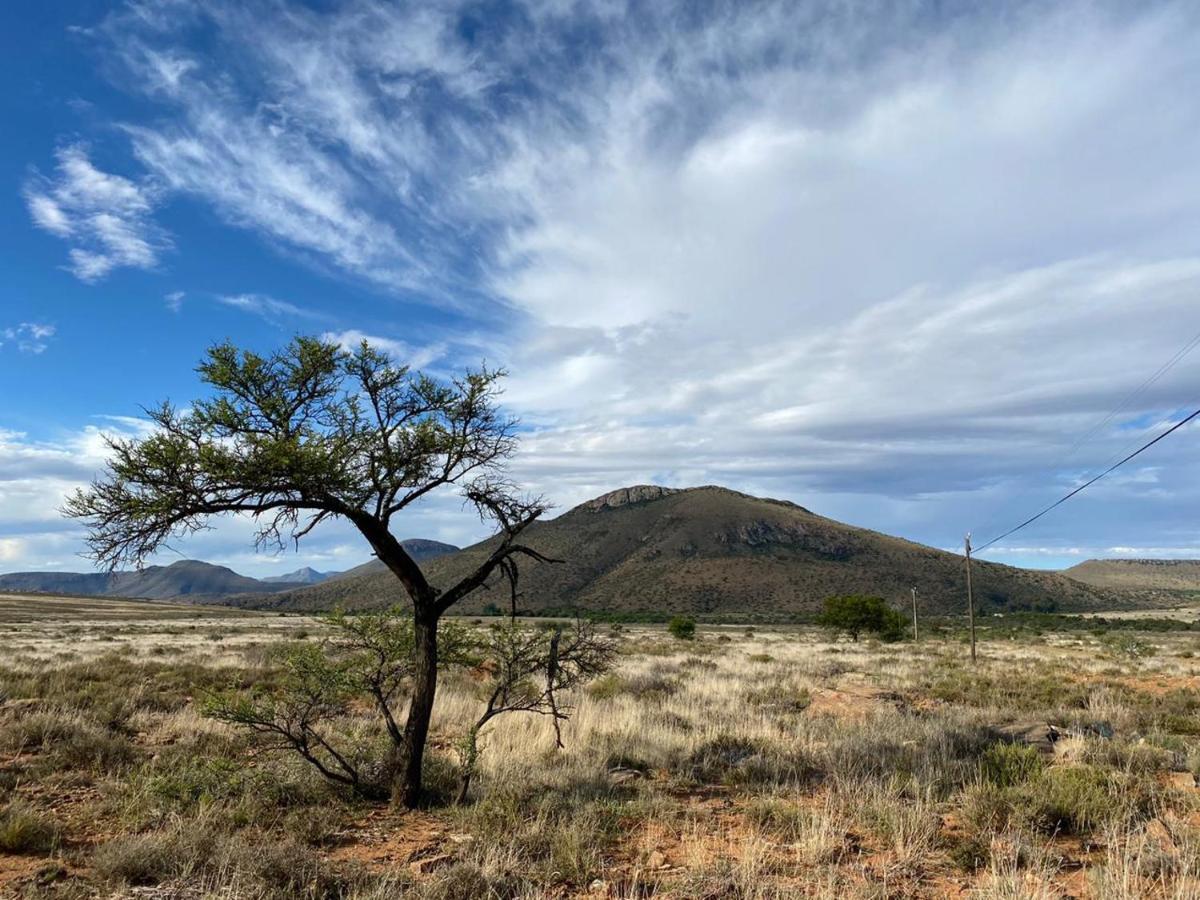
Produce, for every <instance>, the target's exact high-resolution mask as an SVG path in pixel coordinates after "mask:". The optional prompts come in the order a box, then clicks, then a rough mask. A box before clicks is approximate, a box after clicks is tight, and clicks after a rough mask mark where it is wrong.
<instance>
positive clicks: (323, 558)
mask: <svg viewBox="0 0 1200 900" xmlns="http://www.w3.org/2000/svg"><path fill="white" fill-rule="evenodd" d="M97 418H100V419H102V420H103V422H104V424H103V425H102V426H97V425H91V426H88V427H86V428H83V429H80V430H78V431H75V432H64V433H61V434H59V435H57V436H56V437H55V438H53V439H48V440H35V439H33V438H31V437H30V436H29V435H27V434H23V433H21V432H15V431H5V430H2V429H0V571H26V570H39V569H57V570H66V571H88V570H90V568H91V564H90V562H89V561H88V560H87V559H85V558H84V557H83V556H82V555H81V554H82V552H83V550H84V542H83V538H84V532H83V529H82V528H81V527H79V526H78V525H77V524H76V523H75V522H73V521H68V520H64V519H63V518H62V517H61V515H60V514H59V509H60V508H61V507H62V505H63V502H64V501H65V500H66V498H67V497H68V496H69V495H70V494H71V493H72V492H73V491H74V490H75V489H76V488H81V487H86V486H87V485H88V484H89V483H90V482H91V480H92V479H93V478H95V477H96V476H97V475H99V474H100V473H101V472H102V471H103V469H104V465H105V461H106V459H107V456H108V451H107V446H106V444H105V438H106V436H121V437H145V436H146V435H148V434H149V433H150V432H151V425H150V423H149V422H148V421H147V420H143V419H133V418H129V417H125V416H101V417H97ZM213 524H214V526H215V527H214V528H213V530H211V531H205V532H201V533H199V534H196V535H193V536H191V537H190V538H189V539H188V540H187V541H181V542H179V543H178V544H177V545H176V546H175V547H173V548H164V549H163V551H162V552H161V553H159V554H158V555H157V556H155V557H154V558H152V559H150V560H148V563H149V564H157V565H167V564H169V563H171V562H174V561H175V560H177V559H180V558H184V557H186V558H192V559H204V560H207V561H209V562H213V563H217V564H219V565H226V566H230V567H231V568H233V569H235V570H236V571H239V572H243V573H246V574H249V575H254V576H262V575H272V574H278V573H279V572H280V571H286V569H293V568H297V567H298V566H301V565H313V566H315V567H317V568H322V569H346V568H350V567H352V566H355V565H358V564H359V563H363V562H366V561H367V560H368V559H369V558H370V547H369V545H368V544H367V543H366V541H365V540H364V539H362V537H361V536H360V535H359V534H358V532H357V531H355V530H354V528H353V527H352V526H349V525H347V524H346V523H344V522H340V523H339V522H332V523H328V524H325V525H322V526H321V527H320V528H318V529H317V530H316V531H314V532H313V533H312V534H311V535H309V536H308V537H306V538H305V540H304V541H303V542H302V544H301V547H300V551H299V552H298V553H297V552H296V551H294V550H293V549H292V548H290V547H289V548H288V549H287V550H286V551H285V552H283V553H281V554H280V555H278V556H275V555H272V554H269V553H256V552H255V551H254V531H255V524H254V523H253V521H252V520H251V519H249V518H248V517H245V516H237V517H225V518H218V519H216V520H215V521H214V523H213ZM394 527H395V529H396V531H397V532H398V533H399V534H400V535H401V536H402V537H425V538H433V539H436V540H443V541H447V542H450V543H456V544H460V545H462V544H468V543H473V542H474V541H476V540H479V539H480V538H482V537H484V536H485V535H484V529H483V526H482V525H481V524H480V522H479V519H478V517H476V516H474V515H473V514H472V513H471V512H470V511H467V510H464V509H463V506H462V501H461V498H458V497H457V496H455V495H453V494H452V493H450V492H446V491H443V492H441V493H438V494H436V495H434V496H432V497H430V498H429V499H428V500H427V501H425V502H422V503H420V504H418V505H417V506H416V507H414V508H413V509H411V510H406V512H405V514H404V515H403V516H402V517H400V518H398V519H397V520H396V522H395V526H394ZM281 566H284V567H286V568H285V569H281Z"/></svg>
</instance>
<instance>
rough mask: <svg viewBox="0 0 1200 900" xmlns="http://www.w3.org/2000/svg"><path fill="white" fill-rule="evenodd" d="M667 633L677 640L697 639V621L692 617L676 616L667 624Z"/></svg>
mask: <svg viewBox="0 0 1200 900" xmlns="http://www.w3.org/2000/svg"><path fill="white" fill-rule="evenodd" d="M667 631H669V632H670V633H671V636H672V637H673V638H675V639H676V640H680V641H690V640H692V639H693V638H695V637H696V620H695V619H693V618H692V617H691V616H674V617H673V618H672V619H671V621H670V622H668V623H667Z"/></svg>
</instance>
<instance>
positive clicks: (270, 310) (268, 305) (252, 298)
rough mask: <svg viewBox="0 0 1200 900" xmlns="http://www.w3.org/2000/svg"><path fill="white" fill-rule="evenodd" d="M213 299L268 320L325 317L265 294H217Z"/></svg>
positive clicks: (223, 304)
mask: <svg viewBox="0 0 1200 900" xmlns="http://www.w3.org/2000/svg"><path fill="white" fill-rule="evenodd" d="M215 299H216V301H217V303H220V304H221V305H222V306H228V307H230V308H231V309H236V310H240V311H241V312H245V313H250V314H251V315H255V316H259V317H260V318H263V319H268V320H270V321H276V320H278V319H281V318H284V317H289V316H290V317H294V318H300V319H322V318H325V316H324V315H323V314H321V313H319V312H316V311H314V310H311V309H305V308H304V307H302V306H297V305H296V304H295V303H289V302H288V301H287V300H278V299H276V298H275V297H271V296H268V295H267V294H218V295H217V296H216V297H215Z"/></svg>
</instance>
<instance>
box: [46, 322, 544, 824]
mask: <svg viewBox="0 0 1200 900" xmlns="http://www.w3.org/2000/svg"><path fill="white" fill-rule="evenodd" d="M198 372H199V374H200V377H201V379H202V381H203V382H204V383H205V384H206V385H208V386H209V388H210V389H211V391H210V393H209V395H208V396H206V397H202V398H200V399H198V400H195V401H194V402H192V403H191V404H190V405H189V406H187V407H178V406H175V405H172V404H171V403H170V402H164V403H162V404H161V405H159V406H157V407H155V408H153V409H149V410H147V411H146V412H147V415H148V416H149V418H150V421H151V424H152V426H153V427H152V429H151V432H150V434H149V435H148V436H146V437H141V438H134V439H120V438H114V439H111V440H109V449H110V451H111V454H110V457H111V458H110V461H109V465H108V471H107V472H106V473H105V474H104V475H103V476H102V477H100V478H98V479H97V480H96V481H95V482H94V483H93V484H92V485H91V487H90V488H89V489H87V490H80V491H77V492H76V493H75V494H74V495H73V496H72V497H70V498H69V499H68V501H67V503H66V506H65V508H64V513H65V514H66V515H68V516H71V517H74V518H78V519H80V520H82V521H83V522H85V523H86V525H87V527H88V538H87V541H88V547H89V550H90V554H91V556H92V557H93V558H94V559H95V560H96V561H97V562H98V563H99V564H101V565H103V566H106V567H107V568H109V569H110V570H111V569H116V568H118V567H122V566H129V565H132V566H140V565H141V564H142V563H143V562H144V561H145V560H146V559H147V558H148V557H150V556H152V555H153V554H154V553H155V552H157V551H159V550H160V549H162V548H163V547H166V546H169V545H170V542H171V541H173V540H175V539H178V538H182V537H186V536H187V535H190V534H193V533H194V532H196V531H199V530H201V529H205V528H209V527H211V526H210V522H211V520H212V518H213V517H215V516H221V515H225V514H244V515H248V516H250V517H251V518H252V519H253V520H254V521H255V523H256V524H257V531H256V543H257V545H258V546H259V547H268V548H270V547H275V548H283V547H284V546H286V545H287V543H288V542H292V543H295V544H298V543H299V542H300V541H301V540H302V539H303V538H304V537H305V536H306V535H308V534H309V533H310V532H311V531H312V530H313V529H314V528H316V527H317V526H318V525H320V524H321V523H322V522H324V521H327V520H330V519H343V520H346V521H349V522H350V523H352V524H353V525H354V526H355V527H356V528H357V529H358V531H359V532H360V533H361V534H362V535H363V537H364V538H365V539H366V540H367V542H368V543H369V544H370V546H371V549H372V550H373V551H374V553H375V555H376V556H377V557H378V558H379V559H380V560H381V561H382V562H383V563H384V564H385V565H386V566H387V567H388V569H389V570H390V571H391V572H392V573H393V574H394V575H395V576H396V578H397V579H398V580H399V582H400V583H401V585H402V586H403V588H404V590H405V592H406V593H407V595H408V598H409V599H410V600H411V602H412V616H413V632H412V660H413V663H412V682H413V692H412V702H411V704H410V707H409V715H408V720H407V723H406V725H405V729H404V732H403V741H402V745H403V755H404V756H405V758H406V762H405V764H404V766H403V769H404V775H403V781H404V787H403V797H402V799H403V801H404V802H405V803H407V804H409V805H411V804H413V803H415V802H416V800H417V794H418V792H419V786H420V770H421V758H422V753H423V749H424V745H425V739H426V736H427V732H428V728H429V720H430V715H431V712H432V707H433V698H434V692H435V686H436V680H437V661H438V650H437V628H438V621H439V619H440V618H441V616H442V615H443V614H444V613H445V612H446V611H447V610H448V609H450V607H452V606H453V605H454V604H455V603H457V602H459V601H460V600H462V599H463V598H464V597H466V596H467V595H468V594H470V593H471V592H472V591H473V590H475V589H476V588H478V587H480V586H482V585H483V584H485V583H486V582H487V580H488V579H489V577H491V576H492V575H493V574H499V575H501V576H503V577H505V578H507V579H508V581H509V583H510V585H511V587H512V597H513V602H514V604H515V602H516V585H517V579H518V562H519V561H520V560H522V559H532V560H539V561H546V558H545V557H544V556H542V555H541V554H540V553H538V552H537V551H536V550H534V549H533V548H532V547H529V546H528V545H526V544H524V543H521V542H520V540H519V538H520V536H521V534H522V533H523V532H524V531H525V529H526V528H528V526H529V525H530V524H532V523H533V522H534V521H535V520H536V519H537V518H538V517H539V516H541V515H542V513H543V512H544V511H545V510H546V504H545V502H544V501H543V500H542V499H541V498H540V497H530V496H527V495H524V494H522V493H521V492H520V491H518V490H517V488H516V487H515V486H514V485H513V484H512V483H511V482H510V481H509V479H508V477H507V475H506V464H507V462H508V460H509V458H510V457H511V456H512V454H513V452H514V451H515V449H516V446H517V441H516V422H515V421H514V420H513V419H511V418H509V417H508V416H506V415H505V414H504V413H503V412H502V411H501V410H500V408H499V405H498V402H497V399H498V395H499V382H500V380H501V379H502V378H503V376H504V372H502V371H500V370H497V369H488V368H487V367H481V368H479V369H476V370H468V371H467V372H465V373H464V374H462V375H461V376H459V377H456V378H452V379H449V380H438V379H435V378H432V377H429V376H427V375H424V374H421V373H419V372H414V371H412V370H411V369H409V368H408V367H407V366H404V365H400V364H397V363H396V362H394V361H393V360H392V359H391V357H390V356H388V355H387V354H386V353H383V352H381V351H380V350H377V349H375V348H373V347H371V346H370V345H369V344H368V343H367V342H365V341H364V342H363V343H361V344H360V345H359V346H358V347H356V348H355V349H353V350H346V349H344V348H343V347H341V346H339V345H338V344H336V343H333V342H330V341H327V340H322V339H319V338H313V337H298V338H296V339H294V340H293V341H292V342H291V343H289V344H288V345H287V346H285V347H283V348H281V349H279V350H278V351H276V352H274V353H271V354H269V355H261V354H258V353H255V352H253V351H250V350H245V349H239V348H238V347H235V346H234V345H232V344H229V343H223V344H218V345H216V346H214V347H212V348H211V349H210V350H209V352H208V355H207V357H206V358H205V359H204V361H203V362H201V364H200V366H199V367H198ZM451 485H453V486H455V487H456V488H457V489H458V490H459V492H460V494H461V495H462V497H463V498H464V500H465V502H466V503H467V504H468V505H469V506H470V507H473V508H474V510H475V511H476V512H477V513H478V514H479V516H480V517H481V518H482V519H483V520H484V521H487V522H491V523H492V524H493V525H494V526H495V528H496V530H497V532H498V533H499V540H497V541H495V542H494V543H493V544H492V548H491V552H490V553H489V554H488V555H487V556H486V557H485V558H484V559H483V560H482V561H481V562H480V563H478V564H477V565H476V566H475V568H474V569H472V570H471V571H469V572H468V573H466V574H465V575H464V576H463V577H462V578H460V579H459V580H458V581H457V582H455V583H454V584H451V585H449V586H446V587H444V588H435V587H434V586H432V585H431V584H430V583H429V581H428V580H427V579H426V577H425V574H424V572H422V570H421V568H420V566H418V565H417V563H416V562H415V561H414V560H413V559H412V557H410V556H409V554H408V553H407V552H406V551H405V549H404V547H403V546H402V545H401V543H400V541H399V540H397V539H396V538H395V536H393V534H392V533H391V531H390V524H391V521H392V518H393V517H394V516H396V515H397V514H398V513H400V512H401V511H403V510H404V509H406V508H408V507H409V506H411V505H412V504H414V503H416V502H418V501H419V500H421V499H422V498H424V497H426V496H428V495H430V494H431V493H433V492H434V491H437V490H439V489H441V488H445V487H448V486H451ZM385 602H389V601H387V600H385ZM397 727H398V726H397Z"/></svg>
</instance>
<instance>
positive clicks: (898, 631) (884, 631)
mask: <svg viewBox="0 0 1200 900" xmlns="http://www.w3.org/2000/svg"><path fill="white" fill-rule="evenodd" d="M817 624H818V625H820V626H822V627H824V628H828V629H830V630H831V631H834V632H838V633H842V632H845V633H846V634H848V635H850V638H851V640H855V641H857V640H858V638H859V635H861V634H864V633H866V634H874V635H876V636H878V637H879V638H880V640H884V641H898V640H900V639H901V638H903V637H904V617H903V616H901V615H900V613H898V612H896V610H894V609H892V608H891V607H890V606H888V604H887V601H886V600H884V599H883V598H882V597H868V596H863V595H860V594H850V595H847V596H842V597H830V598H829V599H828V600H826V601H825V609H824V610H822V612H821V614H820V615H819V616H817Z"/></svg>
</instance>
